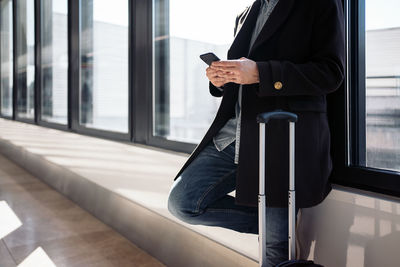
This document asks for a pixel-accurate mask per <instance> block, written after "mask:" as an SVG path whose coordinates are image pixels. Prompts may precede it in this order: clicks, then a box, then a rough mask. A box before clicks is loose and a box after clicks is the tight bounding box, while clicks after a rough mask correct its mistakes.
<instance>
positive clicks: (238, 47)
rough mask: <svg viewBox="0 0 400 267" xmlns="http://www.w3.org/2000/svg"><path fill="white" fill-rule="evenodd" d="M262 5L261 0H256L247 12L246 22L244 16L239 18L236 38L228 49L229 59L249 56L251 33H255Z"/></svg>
mask: <svg viewBox="0 0 400 267" xmlns="http://www.w3.org/2000/svg"><path fill="white" fill-rule="evenodd" d="M260 6H261V2H260V0H257V1H255V2H254V3H253V5H252V6H251V8H250V11H248V12H245V14H244V16H245V18H244V22H242V18H240V19H239V21H238V25H237V32H236V36H235V40H233V43H232V45H231V47H230V49H229V51H228V59H237V58H239V57H244V56H247V52H248V51H249V44H250V38H251V34H252V33H253V30H254V26H255V24H256V21H257V17H258V12H259V11H260ZM246 13H247V14H246Z"/></svg>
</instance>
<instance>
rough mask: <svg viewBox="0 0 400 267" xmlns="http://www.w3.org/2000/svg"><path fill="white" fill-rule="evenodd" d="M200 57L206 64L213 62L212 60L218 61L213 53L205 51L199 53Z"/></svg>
mask: <svg viewBox="0 0 400 267" xmlns="http://www.w3.org/2000/svg"><path fill="white" fill-rule="evenodd" d="M200 58H201V59H202V60H203V61H204V62H205V63H206V64H207V65H208V66H210V65H211V63H213V62H214V61H219V60H220V59H219V58H218V57H217V56H216V55H215V54H214V53H206V54H203V55H200Z"/></svg>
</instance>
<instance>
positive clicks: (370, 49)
mask: <svg viewBox="0 0 400 267" xmlns="http://www.w3.org/2000/svg"><path fill="white" fill-rule="evenodd" d="M399 10H400V2H399V1H395V0H383V1H375V0H366V1H365V12H366V15H365V19H366V20H365V22H366V24H365V60H366V64H365V68H366V69H365V73H366V161H365V166H367V167H374V168H380V169H388V170H397V171H400V19H399V15H398V11H399Z"/></svg>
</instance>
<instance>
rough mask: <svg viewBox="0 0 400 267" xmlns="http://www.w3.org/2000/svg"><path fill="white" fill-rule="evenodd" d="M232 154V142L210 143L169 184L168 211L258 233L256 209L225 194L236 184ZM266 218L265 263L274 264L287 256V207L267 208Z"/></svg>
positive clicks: (197, 221)
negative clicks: (220, 148)
mask: <svg viewBox="0 0 400 267" xmlns="http://www.w3.org/2000/svg"><path fill="white" fill-rule="evenodd" d="M254 153H257V151H254ZM234 156H235V143H232V144H231V145H229V146H228V147H227V148H225V149H224V150H223V151H218V150H217V149H216V148H215V146H214V144H213V142H210V143H209V144H208V145H207V146H206V147H205V148H204V149H203V151H201V152H200V154H199V155H198V156H197V157H196V159H195V160H194V161H193V162H192V163H191V164H190V165H189V166H188V167H187V168H186V169H185V170H184V172H183V173H182V175H181V176H179V177H178V179H177V180H176V181H175V182H174V184H173V185H172V188H171V192H170V195H169V199H168V209H169V211H170V212H171V213H172V214H173V215H174V216H175V217H177V218H179V219H180V220H182V221H184V222H186V223H189V224H201V225H208V226H219V227H224V228H228V229H231V230H234V231H238V232H242V233H252V234H258V208H257V207H247V206H239V205H237V204H235V199H234V197H232V196H230V195H227V194H228V193H230V192H232V191H233V190H235V187H236V168H237V165H236V164H234ZM267 201H268V197H267ZM266 219H267V221H266V224H267V236H266V238H267V263H268V266H275V265H276V264H278V263H280V262H282V261H284V260H287V257H288V209H287V208H275V207H268V208H267V218H266Z"/></svg>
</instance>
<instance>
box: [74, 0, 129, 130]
mask: <svg viewBox="0 0 400 267" xmlns="http://www.w3.org/2000/svg"><path fill="white" fill-rule="evenodd" d="M80 5H81V17H80V27H81V28H80V55H81V56H80V60H81V74H80V75H81V86H80V123H81V124H82V125H84V126H86V127H90V128H98V129H104V130H110V131H116V132H123V133H127V132H128V103H129V102H128V92H129V91H128V86H129V82H128V70H129V65H128V58H129V57H128V22H129V21H128V0H114V1H112V2H110V1H108V0H85V1H80Z"/></svg>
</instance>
